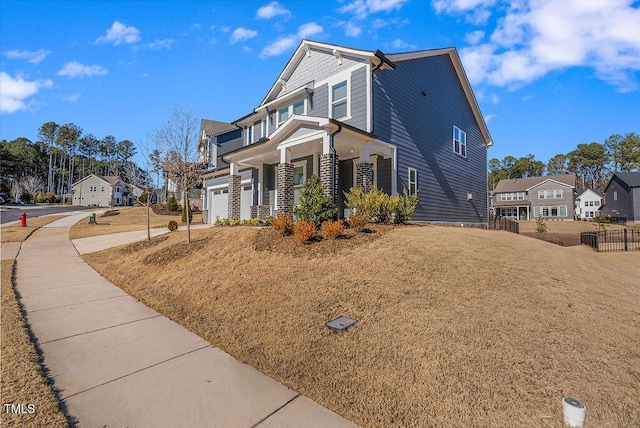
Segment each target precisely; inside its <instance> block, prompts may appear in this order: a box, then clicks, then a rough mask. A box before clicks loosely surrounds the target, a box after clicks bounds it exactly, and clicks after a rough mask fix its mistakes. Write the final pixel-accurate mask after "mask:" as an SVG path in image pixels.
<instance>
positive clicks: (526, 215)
mask: <svg viewBox="0 0 640 428" xmlns="http://www.w3.org/2000/svg"><path fill="white" fill-rule="evenodd" d="M530 214H531V209H530V207H529V205H514V206H509V207H496V216H500V217H504V218H508V219H510V220H531V218H530Z"/></svg>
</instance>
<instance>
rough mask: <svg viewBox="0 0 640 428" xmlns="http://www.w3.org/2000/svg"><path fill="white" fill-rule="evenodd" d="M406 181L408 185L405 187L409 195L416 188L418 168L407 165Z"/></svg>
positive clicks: (414, 192)
mask: <svg viewBox="0 0 640 428" xmlns="http://www.w3.org/2000/svg"><path fill="white" fill-rule="evenodd" d="M407 183H408V185H409V188H408V189H407V190H408V191H409V195H415V194H416V191H417V190H418V170H416V169H415V168H411V167H409V171H408V174H407Z"/></svg>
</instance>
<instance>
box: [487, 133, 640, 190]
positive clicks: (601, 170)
mask: <svg viewBox="0 0 640 428" xmlns="http://www.w3.org/2000/svg"><path fill="white" fill-rule="evenodd" d="M488 167H489V190H493V189H494V188H495V186H496V185H497V184H498V182H499V181H500V180H502V179H509V178H527V177H540V176H543V175H561V174H575V176H576V181H577V182H576V186H577V187H578V188H580V189H600V190H604V188H605V186H606V185H607V183H608V181H609V179H610V178H611V175H612V174H613V173H614V172H628V171H638V170H639V169H640V135H638V134H636V133H635V132H630V133H627V134H625V135H624V136H622V135H620V134H613V135H612V136H610V137H609V138H607V139H606V140H604V142H603V143H602V144H601V143H596V142H593V143H588V144H587V143H585V144H578V146H577V147H576V148H575V150H572V151H570V152H569V153H566V154H564V153H560V154H557V155H555V156H554V157H552V158H551V159H549V161H548V162H546V163H545V162H543V161H539V160H536V159H535V157H534V155H531V154H530V155H527V156H523V157H521V158H515V157H513V156H505V157H504V159H502V160H499V159H496V158H493V159H490V160H489V165H488Z"/></svg>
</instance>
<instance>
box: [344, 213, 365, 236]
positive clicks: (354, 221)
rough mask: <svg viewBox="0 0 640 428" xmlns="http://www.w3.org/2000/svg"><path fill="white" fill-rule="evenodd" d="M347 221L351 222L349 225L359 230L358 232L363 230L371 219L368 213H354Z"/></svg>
mask: <svg viewBox="0 0 640 428" xmlns="http://www.w3.org/2000/svg"><path fill="white" fill-rule="evenodd" d="M347 223H349V227H350V228H352V229H354V230H357V231H358V232H360V231H362V229H364V227H365V226H366V225H367V223H369V219H368V218H367V216H366V215H360V214H354V215H352V216H349V219H347Z"/></svg>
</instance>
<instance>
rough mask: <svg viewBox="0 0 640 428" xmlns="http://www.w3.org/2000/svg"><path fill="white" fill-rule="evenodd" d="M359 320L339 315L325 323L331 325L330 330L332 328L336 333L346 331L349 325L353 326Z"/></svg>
mask: <svg viewBox="0 0 640 428" xmlns="http://www.w3.org/2000/svg"><path fill="white" fill-rule="evenodd" d="M357 322H358V320H355V319H353V318H349V317H338V318H336V319H334V320H331V321H329V322H328V323H326V324H325V325H326V326H327V327H329V330H331V331H332V332H334V333H337V332H339V331H346V330H347V329H348V328H349V327H351V326H352V325H354V324H355V323H357Z"/></svg>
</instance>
